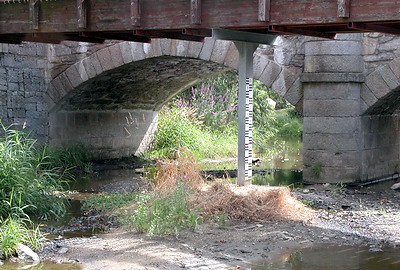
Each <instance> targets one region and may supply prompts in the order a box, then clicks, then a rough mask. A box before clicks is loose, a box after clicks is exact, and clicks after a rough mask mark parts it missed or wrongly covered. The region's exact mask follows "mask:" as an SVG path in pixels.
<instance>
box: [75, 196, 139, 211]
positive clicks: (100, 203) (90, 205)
mask: <svg viewBox="0 0 400 270" xmlns="http://www.w3.org/2000/svg"><path fill="white" fill-rule="evenodd" d="M137 196H138V195H137V194H136V193H124V194H120V193H102V194H100V195H93V196H91V197H89V198H88V199H87V200H85V201H84V202H83V204H82V207H81V209H82V210H83V211H85V212H95V213H107V212H110V211H113V210H117V209H119V208H121V207H124V206H127V205H129V204H131V203H132V202H134V201H136V200H137Z"/></svg>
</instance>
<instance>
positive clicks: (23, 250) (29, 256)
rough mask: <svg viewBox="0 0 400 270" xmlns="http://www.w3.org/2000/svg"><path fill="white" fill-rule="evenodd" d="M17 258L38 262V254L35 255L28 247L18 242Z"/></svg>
mask: <svg viewBox="0 0 400 270" xmlns="http://www.w3.org/2000/svg"><path fill="white" fill-rule="evenodd" d="M17 255H18V259H20V260H25V261H31V262H34V263H38V262H40V258H39V255H37V254H36V253H35V252H34V251H33V250H32V249H31V248H30V247H28V246H25V245H23V244H19V245H18V248H17Z"/></svg>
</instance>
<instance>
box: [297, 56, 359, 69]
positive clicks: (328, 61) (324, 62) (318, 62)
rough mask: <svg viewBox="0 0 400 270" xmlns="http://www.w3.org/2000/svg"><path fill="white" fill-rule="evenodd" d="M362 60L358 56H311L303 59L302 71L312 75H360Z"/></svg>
mask: <svg viewBox="0 0 400 270" xmlns="http://www.w3.org/2000/svg"><path fill="white" fill-rule="evenodd" d="M362 60H363V58H362V57H361V56H359V55H334V56H333V55H311V56H306V57H305V59H304V62H305V63H304V71H305V72H312V73H324V72H327V73H345V72H351V73H362V72H363V71H364V63H363V61H362Z"/></svg>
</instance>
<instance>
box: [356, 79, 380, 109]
mask: <svg viewBox="0 0 400 270" xmlns="http://www.w3.org/2000/svg"><path fill="white" fill-rule="evenodd" d="M360 94H361V99H362V100H363V101H364V102H365V104H366V105H367V108H364V110H362V112H365V111H366V109H368V108H369V107H371V106H373V105H374V104H375V103H376V102H377V101H378V99H377V98H376V96H375V95H374V93H372V91H371V89H369V87H368V86H367V85H366V84H363V85H362V86H361V93H360Z"/></svg>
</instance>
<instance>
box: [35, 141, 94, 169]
mask: <svg viewBox="0 0 400 270" xmlns="http://www.w3.org/2000/svg"><path fill="white" fill-rule="evenodd" d="M40 151H42V154H41V155H43V156H45V157H46V160H45V162H43V163H42V164H41V166H42V167H43V168H46V169H58V170H61V171H62V172H65V171H68V170H71V169H84V168H86V167H87V166H88V164H90V160H91V158H92V156H91V155H90V152H89V149H88V147H87V146H85V145H84V144H75V145H72V146H68V147H57V146H47V145H46V146H45V147H43V148H42V149H40Z"/></svg>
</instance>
